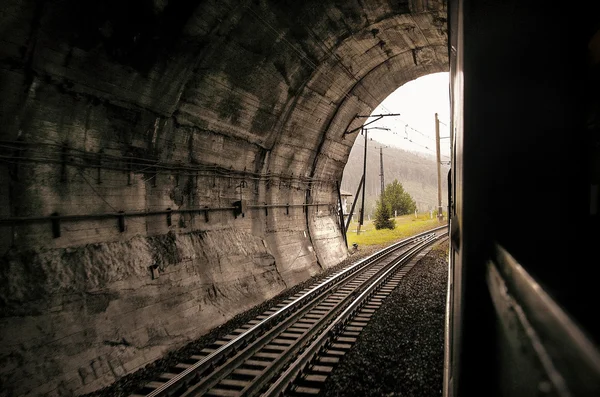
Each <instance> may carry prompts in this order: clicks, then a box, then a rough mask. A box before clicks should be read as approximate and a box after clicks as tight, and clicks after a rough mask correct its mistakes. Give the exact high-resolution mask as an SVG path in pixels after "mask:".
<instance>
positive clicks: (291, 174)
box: [0, 0, 448, 395]
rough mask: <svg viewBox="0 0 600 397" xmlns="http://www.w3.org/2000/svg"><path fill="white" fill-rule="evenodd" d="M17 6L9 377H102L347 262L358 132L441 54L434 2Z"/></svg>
mask: <svg viewBox="0 0 600 397" xmlns="http://www.w3.org/2000/svg"><path fill="white" fill-rule="evenodd" d="M3 6H4V9H3V10H2V13H0V87H1V95H0V109H1V111H0V124H1V125H2V126H3V129H2V133H1V134H2V135H1V136H0V141H1V142H0V159H1V160H2V163H1V164H0V165H2V166H1V167H0V211H2V212H1V213H0V218H1V219H0V220H1V222H0V308H1V309H2V310H1V311H2V313H3V315H2V316H0V322H1V323H2V324H3V325H4V326H3V327H0V328H1V329H2V331H1V332H0V339H2V340H3V341H4V342H5V345H6V346H7V348H6V349H5V350H1V349H0V350H1V351H0V358H2V359H6V360H8V361H6V362H7V363H9V362H10V363H13V364H10V363H9V364H7V365H6V367H7V368H12V369H11V370H9V372H5V373H4V375H3V376H4V378H5V379H10V382H11V383H10V384H7V386H6V387H7V388H9V389H10V390H12V391H14V393H13V394H14V395H20V394H23V395H28V394H31V393H33V394H36V391H40V390H45V391H48V390H59V389H61V390H62V389H64V390H66V391H68V393H67V394H68V395H72V393H75V394H83V393H86V392H91V391H93V390H95V389H97V388H100V387H102V386H104V385H108V384H110V383H111V382H113V381H114V380H115V379H117V378H118V377H120V376H122V375H124V374H126V373H130V372H133V371H135V370H136V369H138V368H140V367H142V366H143V365H145V364H146V363H147V362H149V361H151V360H152V359H156V358H158V357H160V356H161V355H162V354H164V352H165V351H168V350H170V349H173V348H176V347H179V346H181V345H182V344H183V343H185V342H187V341H191V340H193V339H194V338H197V337H199V336H200V335H203V334H204V333H206V332H208V330H210V329H211V327H216V326H218V325H220V324H222V323H223V322H224V321H226V320H227V319H229V318H232V317H233V316H234V315H235V314H237V313H240V312H241V311H243V310H246V309H249V308H251V307H253V306H255V305H257V304H259V303H261V302H263V301H264V300H266V299H269V298H271V297H273V296H275V295H276V294H278V293H279V292H281V291H283V290H284V289H285V288H289V287H290V286H292V285H296V284H298V283H299V282H301V281H304V280H306V279H307V278H309V277H310V276H312V275H315V274H317V273H319V272H320V271H322V270H323V269H324V268H328V267H331V266H334V265H336V264H338V263H339V262H340V261H341V260H343V259H345V258H346V257H347V256H348V250H347V247H346V244H345V242H344V239H343V235H342V233H341V232H340V231H341V228H340V225H339V219H338V214H337V211H336V208H337V199H338V198H337V195H336V188H335V187H336V186H335V185H336V182H337V181H339V180H340V179H341V176H342V172H343V168H344V166H345V163H346V161H347V159H348V155H349V152H350V149H351V147H352V144H353V142H354V140H355V138H356V135H357V133H355V134H349V135H346V136H344V131H346V130H348V129H353V128H356V127H359V126H360V123H361V122H363V121H364V120H361V119H357V118H355V116H356V115H357V114H368V113H370V112H371V111H372V109H374V108H375V107H376V106H377V105H378V104H379V103H380V102H381V101H382V100H383V99H385V98H386V97H387V96H388V95H389V94H390V93H391V92H393V91H394V90H395V89H396V88H398V87H399V86H401V85H402V84H404V83H406V82H408V81H410V80H413V79H415V78H417V77H420V76H422V75H425V74H428V73H434V72H439V71H443V70H448V55H447V32H446V20H445V15H446V9H445V4H444V3H443V2H441V1H425V0H408V1H401V2H398V1H392V0H368V1H367V0H318V1H317V0H307V1H292V0H285V1H275V0H273V1H265V0H262V1H261V0H252V1H241V2H238V1H235V0H225V1H218V0H195V1H188V0H129V1H121V0H94V1H84V2H82V1H79V0H64V1H59V0H47V1H34V0H7V1H4V2H3ZM394 111H395V112H400V113H402V109H398V110H396V109H394ZM240 198H243V199H244V200H246V201H247V202H248V208H249V207H250V206H253V209H252V210H248V211H246V213H245V216H239V215H240V214H239V213H236V212H234V211H231V209H232V205H233V203H235V202H236V201H237V200H240ZM238 202H239V201H238ZM206 208H209V209H206ZM213 210H214V211H213ZM171 211H172V212H171ZM51 214H52V215H51ZM126 215H127V216H126ZM61 217H62V218H61ZM159 275H160V277H159V278H155V276H156V277H158V276H159ZM182 301H184V302H182ZM200 308H201V309H200ZM194 310H195V311H194ZM23 330H36V331H35V332H34V333H28V332H22V331H23ZM38 331H39V332H38ZM67 333H69V334H70V335H72V337H71V336H69V337H68V338H63V337H64V336H65V335H66V334H67ZM151 335H152V336H154V337H157V338H158V339H156V338H155V339H152V341H149V338H150V336H151ZM160 335H168V336H169V337H168V338H167V337H160ZM78 338H79V339H78ZM107 340H109V341H112V340H115V341H119V340H127V341H131V345H128V346H127V348H126V349H125V350H126V351H125V352H124V351H122V350H119V349H120V347H119V346H120V345H119V344H118V343H117V344H116V345H112V344H107V343H106V341H107ZM10 346H25V347H26V348H23V349H22V350H19V351H15V350H14V349H11V347H10ZM116 358H118V360H117V359H116ZM119 360H120V361H119ZM100 362H108V363H111V364H110V366H111V368H112V369H110V370H109V369H106V368H108V366H109V365H108V364H107V365H106V366H105V367H106V368H104V369H102V370H101V371H100V370H99V367H98V363H100ZM44 366H52V368H53V369H52V373H53V375H52V376H50V377H49V376H46V375H45V372H44V371H39V368H42V367H44ZM105 369H106V370H105ZM32 374H33V375H32ZM69 393H71V394H69Z"/></svg>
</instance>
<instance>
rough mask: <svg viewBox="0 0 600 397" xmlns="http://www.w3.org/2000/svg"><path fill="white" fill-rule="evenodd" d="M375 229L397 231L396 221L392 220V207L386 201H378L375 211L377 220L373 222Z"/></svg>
mask: <svg viewBox="0 0 600 397" xmlns="http://www.w3.org/2000/svg"><path fill="white" fill-rule="evenodd" d="M373 224H374V225H375V229H377V230H379V229H395V228H396V220H395V219H394V218H392V207H391V206H390V204H389V203H387V202H385V201H384V200H379V201H377V209H376V210H375V220H374V221H373Z"/></svg>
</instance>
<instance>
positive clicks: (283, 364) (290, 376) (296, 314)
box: [130, 226, 447, 397]
mask: <svg viewBox="0 0 600 397" xmlns="http://www.w3.org/2000/svg"><path fill="white" fill-rule="evenodd" d="M446 228H447V227H446V226H442V227H438V228H435V229H432V230H429V231H427V232H424V233H421V234H418V235H416V236H414V237H411V238H408V239H405V240H402V241H400V242H398V243H395V244H393V245H391V246H390V247H387V248H385V249H383V250H381V251H379V252H377V253H375V254H373V255H371V256H369V257H367V258H364V259H362V260H360V261H358V262H356V263H354V264H353V265H351V266H348V267H346V268H345V269H343V270H341V271H338V272H337V273H335V274H333V275H330V276H328V277H326V278H325V279H324V280H322V281H320V282H318V283H315V285H313V286H311V287H309V288H306V289H304V290H303V291H301V292H299V293H297V294H296V295H294V296H292V297H291V298H288V299H287V300H285V301H284V302H282V303H280V304H278V305H277V306H275V307H273V308H271V309H269V310H267V311H266V312H264V313H263V314H262V315H260V316H258V317H257V318H255V319H254V320H252V321H250V322H248V323H247V324H245V325H243V326H242V327H240V328H238V329H236V330H235V331H233V332H232V333H231V334H229V335H226V336H225V337H223V338H222V339H220V340H217V341H216V342H215V343H214V344H212V345H211V346H209V347H207V348H204V349H202V350H201V351H199V352H197V353H196V354H193V355H191V356H190V357H189V358H188V359H187V360H184V361H183V362H180V363H178V364H177V365H175V366H173V367H172V368H171V369H170V370H169V371H168V372H165V373H162V374H161V375H159V376H158V378H156V379H153V380H151V381H149V382H148V383H147V384H146V385H145V386H144V387H143V388H142V389H140V390H138V392H136V393H135V394H133V395H131V396H130V397H140V396H146V397H154V396H199V395H206V396H255V395H269V396H277V395H283V394H286V395H287V394H296V395H315V394H317V393H318V392H319V389H320V387H319V386H320V385H321V384H322V383H323V382H324V381H325V379H326V378H327V375H328V374H329V373H330V372H331V371H332V370H333V367H334V365H335V364H336V363H337V361H339V358H340V356H342V355H343V354H344V353H345V351H347V350H348V349H350V348H351V346H352V344H353V343H354V342H355V341H356V337H357V336H358V334H359V333H360V331H361V330H362V328H363V327H364V326H366V323H367V321H368V319H369V317H370V316H371V315H372V314H373V313H374V312H375V310H376V309H377V307H378V306H379V305H381V303H382V302H383V299H385V297H386V296H387V294H389V293H390V292H391V291H392V290H393V289H394V288H395V287H396V286H397V285H398V283H399V281H400V279H401V278H402V276H403V275H404V274H406V272H408V270H410V269H409V268H406V266H405V265H406V264H407V263H408V262H409V261H410V259H411V258H413V257H414V256H415V255H417V254H418V253H419V252H420V251H422V250H423V249H424V248H425V247H427V246H429V245H430V244H431V243H433V242H434V241H436V240H437V239H439V238H440V237H441V236H443V235H444V234H445V229H446Z"/></svg>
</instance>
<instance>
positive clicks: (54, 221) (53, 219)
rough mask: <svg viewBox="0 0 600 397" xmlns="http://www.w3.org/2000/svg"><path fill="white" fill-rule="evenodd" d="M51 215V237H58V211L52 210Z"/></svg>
mask: <svg viewBox="0 0 600 397" xmlns="http://www.w3.org/2000/svg"><path fill="white" fill-rule="evenodd" d="M50 217H51V222H52V237H54V238H59V237H60V218H59V216H58V212H53V213H52V215H50Z"/></svg>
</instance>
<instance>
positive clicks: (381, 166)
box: [379, 147, 385, 202]
mask: <svg viewBox="0 0 600 397" xmlns="http://www.w3.org/2000/svg"><path fill="white" fill-rule="evenodd" d="M379 176H380V177H381V202H383V192H384V191H385V183H384V182H383V147H379Z"/></svg>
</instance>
